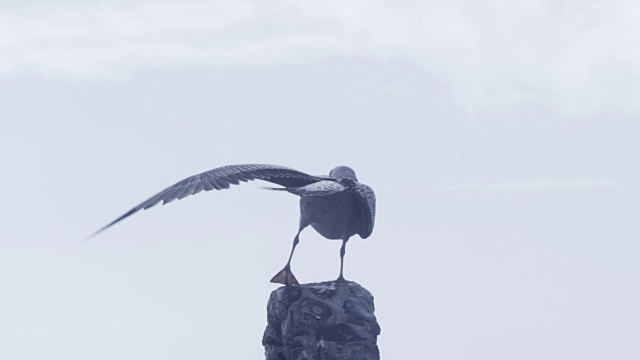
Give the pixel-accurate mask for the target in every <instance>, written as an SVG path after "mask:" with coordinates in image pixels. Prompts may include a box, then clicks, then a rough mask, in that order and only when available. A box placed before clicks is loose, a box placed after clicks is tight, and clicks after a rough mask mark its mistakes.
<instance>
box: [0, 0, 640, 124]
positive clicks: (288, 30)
mask: <svg viewBox="0 0 640 360" xmlns="http://www.w3.org/2000/svg"><path fill="white" fill-rule="evenodd" d="M0 10H1V11H0V54H2V56H0V75H4V76H13V75H16V74H32V75H38V76H47V77H56V78H65V79H74V80H84V79H92V80H94V79H110V80H123V79H127V78H128V77H130V76H132V74H134V73H135V72H136V71H139V70H145V69H185V68H189V67H246V66H251V67H265V66H273V65H291V64H301V63H305V64H306V63H313V62H319V61H323V60H325V59H328V58H336V57H338V58H340V57H363V58H368V59H373V60H375V61H379V62H388V61H391V60H402V61H410V62H414V63H416V64H419V65H421V66H422V68H423V69H424V70H425V71H426V72H428V73H430V74H431V75H432V76H433V78H434V79H436V80H437V81H438V83H440V84H443V86H444V87H445V88H446V91H447V92H448V93H449V94H450V96H451V98H452V99H453V100H454V101H455V103H457V104H458V105H459V106H460V109H461V110H462V111H463V113H465V114H467V115H468V116H471V117H474V118H478V119H491V118H495V117H500V118H512V119H535V120H539V119H548V120H557V119H563V120H564V121H588V120H594V119H595V120H598V119H604V120H608V121H611V120H616V119H636V118H637V117H638V115H640V103H638V102H637V101H635V99H636V98H637V97H638V95H639V94H640V81H638V80H639V79H638V77H639V76H640V47H638V46H636V44H637V40H636V34H638V33H640V23H638V22H637V21H636V19H635V15H634V14H637V13H639V12H640V3H634V2H629V1H622V0H613V1H610V2H606V3H604V2H596V1H586V2H585V1H576V0H560V1H554V2H540V1H538V0H521V1H507V0H499V1H477V0H461V1H457V2H451V1H430V2H418V1H399V2H383V1H376V0H369V1H364V0H359V1H350V2H344V1H338V0H327V1H322V2H297V1H293V0H283V1H271V2H256V1H242V0H223V1H194V0H185V1H180V2H177V1H175V2H170V1H149V0H141V1H136V2H125V1H118V0H114V1H109V2H79V1H58V2H33V1H22V2H13V3H5V4H3V5H0Z"/></svg>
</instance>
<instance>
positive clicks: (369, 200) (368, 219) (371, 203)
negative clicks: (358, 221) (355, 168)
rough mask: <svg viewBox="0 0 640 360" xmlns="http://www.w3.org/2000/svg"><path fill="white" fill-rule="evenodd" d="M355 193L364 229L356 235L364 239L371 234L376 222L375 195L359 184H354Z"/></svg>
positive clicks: (369, 189)
mask: <svg viewBox="0 0 640 360" xmlns="http://www.w3.org/2000/svg"><path fill="white" fill-rule="evenodd" d="M355 191H356V194H357V196H358V201H359V203H360V208H361V209H362V214H363V217H364V227H363V229H362V230H361V231H360V232H359V233H358V235H360V237H361V238H363V239H366V238H368V237H369V236H370V235H371V233H372V232H373V226H374V224H375V220H376V195H375V193H374V192H373V189H372V188H370V187H369V186H367V185H365V184H361V183H356V187H355Z"/></svg>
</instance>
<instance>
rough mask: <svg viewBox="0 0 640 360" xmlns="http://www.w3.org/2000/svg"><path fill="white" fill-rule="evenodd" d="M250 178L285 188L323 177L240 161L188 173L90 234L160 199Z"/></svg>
mask: <svg viewBox="0 0 640 360" xmlns="http://www.w3.org/2000/svg"><path fill="white" fill-rule="evenodd" d="M252 180H264V181H268V182H271V183H274V184H278V185H281V186H284V187H301V186H305V185H309V184H312V183H314V182H317V181H322V180H323V178H321V177H317V176H313V175H309V174H306V173H303V172H301V171H298V170H294V169H291V168H287V167H284V166H277V165H266V164H243V165H228V166H223V167H219V168H216V169H213V170H209V171H206V172H203V173H201V174H197V175H194V176H190V177H188V178H186V179H184V180H182V181H179V182H177V183H175V184H173V185H172V186H169V187H168V188H166V189H164V190H162V191H161V192H159V193H157V194H156V195H154V196H152V197H150V198H149V199H147V200H145V201H143V202H142V203H140V204H139V205H138V206H136V207H134V208H133V209H131V210H129V211H127V212H126V213H124V214H123V215H121V216H120V217H118V218H117V219H115V220H114V221H112V222H110V223H109V224H107V225H106V226H104V227H102V228H101V229H99V230H98V231H96V232H95V233H93V234H92V235H91V236H95V235H97V234H99V233H100V232H102V231H104V230H106V229H107V228H109V227H111V226H113V225H115V224H116V223H118V222H120V221H122V220H124V219H126V218H127V217H129V216H131V215H133V214H135V213H136V212H138V211H140V210H146V209H148V208H150V207H153V206H155V205H157V204H158V203H160V202H162V204H163V205H164V204H167V203H170V202H171V201H173V200H176V199H182V198H185V197H187V196H189V195H194V194H197V193H199V192H201V191H202V190H204V191H210V190H213V189H216V190H220V189H228V188H229V187H230V186H231V185H232V184H233V185H238V184H240V182H247V181H252Z"/></svg>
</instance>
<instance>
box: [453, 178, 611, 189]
mask: <svg viewBox="0 0 640 360" xmlns="http://www.w3.org/2000/svg"><path fill="white" fill-rule="evenodd" d="M613 186H616V182H615V181H613V180H611V179H564V178H548V179H534V180H521V181H507V182H496V183H471V184H456V185H451V186H449V187H448V188H449V189H451V190H513V191H517V190H566V189H569V190H571V189H576V190H579V189H594V188H610V187H613Z"/></svg>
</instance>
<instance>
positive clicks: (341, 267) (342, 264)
mask: <svg viewBox="0 0 640 360" xmlns="http://www.w3.org/2000/svg"><path fill="white" fill-rule="evenodd" d="M347 241H349V238H346V239H344V240H342V247H341V248H340V276H338V279H337V280H336V281H337V282H347V280H345V278H344V276H343V275H342V272H343V270H344V254H345V252H346V248H347Z"/></svg>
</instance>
